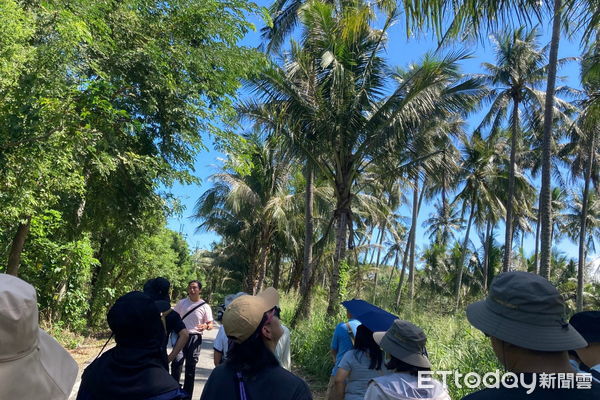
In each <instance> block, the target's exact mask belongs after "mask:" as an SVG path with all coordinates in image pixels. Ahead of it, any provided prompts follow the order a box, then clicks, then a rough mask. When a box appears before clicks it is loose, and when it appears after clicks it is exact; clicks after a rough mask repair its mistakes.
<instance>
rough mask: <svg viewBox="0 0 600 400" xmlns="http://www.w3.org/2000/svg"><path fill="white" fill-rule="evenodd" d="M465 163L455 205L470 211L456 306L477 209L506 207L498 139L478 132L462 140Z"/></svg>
mask: <svg viewBox="0 0 600 400" xmlns="http://www.w3.org/2000/svg"><path fill="white" fill-rule="evenodd" d="M463 153H464V156H463V162H462V165H461V172H460V175H459V181H461V182H464V186H463V188H462V189H461V190H460V192H459V193H458V194H457V196H456V199H455V200H454V201H455V203H462V207H463V210H466V209H469V210H470V211H469V218H468V221H467V226H466V231H465V237H464V240H463V242H462V245H461V257H460V258H459V262H458V264H457V269H458V273H457V275H456V286H455V288H456V290H455V299H456V302H455V307H456V308H458V306H459V304H460V293H461V287H462V276H463V264H464V261H465V258H466V254H467V251H468V248H467V246H468V244H469V235H470V232H471V226H472V224H473V221H474V217H475V215H477V210H479V212H485V211H482V210H503V211H504V205H503V204H502V201H501V199H500V198H499V196H498V193H499V191H498V186H499V183H498V182H499V179H501V174H502V172H501V169H500V168H499V166H500V165H502V164H503V163H504V162H505V160H503V154H504V151H503V149H502V145H501V143H499V141H498V137H497V136H493V135H492V136H490V137H489V138H487V139H483V138H482V137H481V136H480V135H479V133H477V132H475V133H474V134H473V135H472V136H471V138H470V139H469V140H467V139H465V140H463Z"/></svg>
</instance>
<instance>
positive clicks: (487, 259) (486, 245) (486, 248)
mask: <svg viewBox="0 0 600 400" xmlns="http://www.w3.org/2000/svg"><path fill="white" fill-rule="evenodd" d="M491 230H492V221H490V220H488V221H487V224H486V227H485V239H484V244H483V292H484V293H487V283H488V269H489V263H490V231H491Z"/></svg>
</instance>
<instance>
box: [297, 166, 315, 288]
mask: <svg viewBox="0 0 600 400" xmlns="http://www.w3.org/2000/svg"><path fill="white" fill-rule="evenodd" d="M314 197H315V188H314V171H313V168H312V166H311V164H310V162H308V161H307V162H306V197H305V202H306V204H305V208H304V265H303V269H302V283H301V284H300V293H301V294H302V295H304V294H306V292H307V291H308V290H310V289H311V288H310V287H308V282H309V280H310V276H311V273H312V256H313V254H312V252H313V231H314V221H313V203H314Z"/></svg>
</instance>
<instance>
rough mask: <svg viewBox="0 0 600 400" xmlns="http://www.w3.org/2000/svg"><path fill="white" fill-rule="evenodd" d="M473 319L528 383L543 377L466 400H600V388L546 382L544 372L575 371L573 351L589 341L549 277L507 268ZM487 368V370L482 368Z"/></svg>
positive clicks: (470, 314) (470, 313)
mask: <svg viewBox="0 0 600 400" xmlns="http://www.w3.org/2000/svg"><path fill="white" fill-rule="evenodd" d="M467 319H468V320H469V322H470V323H471V325H473V326H474V327H475V328H477V329H479V330H480V331H482V332H483V333H484V334H485V335H486V336H489V337H490V341H491V344H492V349H493V350H494V353H495V354H496V357H497V358H498V360H499V361H500V363H501V364H502V365H504V367H505V368H506V370H507V371H509V372H512V373H515V374H521V376H520V378H519V379H523V380H524V382H526V383H531V382H533V379H537V385H536V387H535V388H534V390H533V391H531V392H530V393H529V394H527V391H528V390H529V389H528V388H526V387H524V386H523V385H517V386H518V387H516V388H511V387H507V385H499V387H498V388H487V389H483V390H480V391H477V392H475V393H471V394H470V395H468V396H465V397H463V399H468V400H478V399H503V400H509V399H530V400H534V399H582V400H583V399H600V386H598V385H595V384H594V385H591V388H589V389H580V388H577V387H575V386H574V387H573V388H558V386H557V385H555V386H554V388H553V387H546V386H545V385H540V382H539V379H538V377H539V376H540V374H546V376H549V375H550V374H554V376H555V379H556V377H557V376H559V374H563V376H566V375H564V374H567V373H570V374H575V372H576V371H575V370H574V369H573V367H572V365H571V364H570V363H569V355H568V350H579V349H582V348H584V347H586V346H587V342H586V341H585V339H584V338H583V337H582V336H581V335H580V334H579V333H578V332H577V331H576V330H575V329H574V328H573V327H572V326H571V325H570V324H569V323H568V322H567V321H566V320H565V305H564V302H563V299H562V297H561V295H560V293H559V292H558V290H557V289H556V288H555V287H554V286H553V285H552V284H551V283H550V282H549V281H548V280H547V279H545V278H543V277H541V276H539V275H535V274H532V273H529V272H523V271H512V272H505V273H502V274H500V275H498V276H497V277H496V278H494V281H493V282H492V284H491V286H490V292H489V294H488V296H487V298H486V299H485V300H482V301H478V302H476V303H473V304H470V305H469V306H468V307H467ZM479 372H481V371H479Z"/></svg>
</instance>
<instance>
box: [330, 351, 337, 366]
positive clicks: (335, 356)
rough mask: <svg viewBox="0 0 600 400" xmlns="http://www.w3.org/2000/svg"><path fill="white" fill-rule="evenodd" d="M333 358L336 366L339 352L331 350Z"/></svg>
mask: <svg viewBox="0 0 600 400" xmlns="http://www.w3.org/2000/svg"><path fill="white" fill-rule="evenodd" d="M331 358H333V363H334V364H335V360H336V358H337V350H334V349H331Z"/></svg>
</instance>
